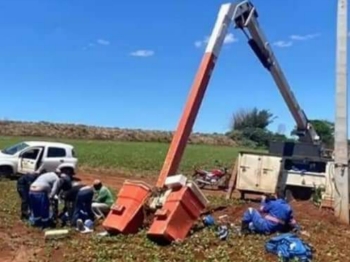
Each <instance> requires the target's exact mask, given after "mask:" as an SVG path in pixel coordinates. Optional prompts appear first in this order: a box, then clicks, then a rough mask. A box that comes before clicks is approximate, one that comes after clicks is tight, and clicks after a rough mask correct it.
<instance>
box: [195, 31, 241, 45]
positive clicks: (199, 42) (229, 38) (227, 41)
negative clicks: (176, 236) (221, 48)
mask: <svg viewBox="0 0 350 262" xmlns="http://www.w3.org/2000/svg"><path fill="white" fill-rule="evenodd" d="M237 41H238V38H236V37H235V35H234V34H232V33H228V34H227V35H226V36H225V39H224V45H228V44H232V43H234V42H237ZM208 42H209V36H206V37H204V39H203V40H197V41H196V42H194V46H195V47H197V48H200V47H202V46H204V45H206V44H207V43H208Z"/></svg>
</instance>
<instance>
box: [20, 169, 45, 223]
mask: <svg viewBox="0 0 350 262" xmlns="http://www.w3.org/2000/svg"><path fill="white" fill-rule="evenodd" d="M41 173H42V172H41V171H35V172H33V173H27V174H24V175H22V176H21V177H20V178H19V179H18V180H17V192H18V195H19V197H20V199H21V216H20V218H21V219H22V220H27V219H28V218H29V213H30V207H29V190H30V185H31V184H32V183H33V182H34V181H35V179H36V178H37V177H38V176H39V175H40V174H41Z"/></svg>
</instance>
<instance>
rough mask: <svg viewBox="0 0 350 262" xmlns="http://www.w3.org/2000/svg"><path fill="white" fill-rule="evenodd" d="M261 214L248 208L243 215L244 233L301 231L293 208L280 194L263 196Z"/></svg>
mask: <svg viewBox="0 0 350 262" xmlns="http://www.w3.org/2000/svg"><path fill="white" fill-rule="evenodd" d="M260 212H261V213H263V214H261V213H260ZM260 212H259V211H258V210H256V209H254V208H251V207H250V208H248V210H247V211H246V212H245V213H244V214H243V219H242V233H258V234H273V233H275V232H278V231H279V232H281V231H289V230H290V229H293V230H299V226H298V224H297V223H296V221H295V219H294V216H293V210H292V208H291V206H290V205H289V204H288V203H287V202H286V201H285V200H284V199H283V198H282V195H280V194H276V195H275V196H265V195H263V196H262V198H261V206H260Z"/></svg>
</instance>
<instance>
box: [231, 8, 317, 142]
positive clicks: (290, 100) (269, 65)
mask: <svg viewBox="0 0 350 262" xmlns="http://www.w3.org/2000/svg"><path fill="white" fill-rule="evenodd" d="M257 18H258V13H257V11H256V9H255V7H254V6H253V4H252V3H251V2H249V1H244V2H241V3H239V4H237V5H236V6H235V11H234V14H233V21H234V23H235V25H236V28H239V29H241V30H242V31H243V33H244V34H245V35H246V37H247V38H248V44H249V46H250V47H251V49H252V50H253V51H254V53H255V55H256V56H257V57H258V59H259V60H260V62H261V64H262V65H263V67H264V68H266V69H267V70H268V71H269V72H270V73H271V75H272V77H273V79H274V80H275V82H276V85H277V87H278V89H279V91H280V93H281V94H282V96H283V98H284V100H285V102H286V104H287V106H288V108H289V111H290V112H291V113H292V115H293V117H294V120H295V122H296V124H297V135H298V136H299V139H300V141H301V142H306V143H318V142H319V136H318V135H317V133H316V131H315V129H314V128H313V126H312V125H311V123H310V122H309V121H308V118H307V117H306V115H305V113H304V111H303V110H302V109H301V107H300V105H299V104H298V102H297V100H296V98H295V96H294V94H293V92H292V90H291V89H290V86H289V84H288V81H287V79H286V77H285V76H284V74H283V71H282V69H281V67H280V65H279V63H278V61H277V59H276V58H275V55H274V53H273V51H272V49H271V47H270V44H269V43H268V41H267V40H266V38H265V36H264V34H263V31H262V30H261V28H260V26H259V22H258V21H257Z"/></svg>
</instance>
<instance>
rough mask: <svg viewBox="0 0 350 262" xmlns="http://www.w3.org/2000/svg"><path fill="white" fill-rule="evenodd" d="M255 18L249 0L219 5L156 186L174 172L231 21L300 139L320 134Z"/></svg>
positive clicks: (313, 140)
mask: <svg viewBox="0 0 350 262" xmlns="http://www.w3.org/2000/svg"><path fill="white" fill-rule="evenodd" d="M257 18H258V13H257V11H256V9H255V7H254V6H253V4H252V3H251V2H250V1H247V0H246V1H241V2H239V3H235V4H232V3H228V4H223V5H222V6H221V8H220V11H219V14H218V17H217V19H216V23H215V26H214V28H213V31H212V33H211V36H210V38H209V41H208V45H207V47H206V50H205V54H204V56H203V58H202V61H201V64H200V66H199V68H198V71H197V74H196V77H195V79H194V82H193V84H192V88H191V91H190V94H189V97H188V100H187V102H186V106H185V109H184V111H183V114H182V116H181V119H180V122H179V124H178V127H177V130H176V132H175V134H174V137H173V139H172V141H171V145H170V148H169V150H168V153H167V156H166V158H165V161H164V164H163V168H162V170H161V172H160V175H159V178H158V181H157V187H159V188H162V187H163V185H164V181H165V179H166V178H167V177H168V176H171V175H174V174H175V173H176V172H177V169H178V166H179V164H180V161H181V158H182V155H183V153H184V150H185V147H186V143H187V141H188V138H189V136H190V133H191V131H192V127H193V124H194V122H195V119H196V117H197V114H198V111H199V108H200V105H201V103H202V100H203V97H204V94H205V91H206V88H207V86H208V83H209V80H210V77H211V74H212V72H213V70H214V67H215V64H216V62H217V59H218V57H219V53H220V50H221V47H222V45H223V42H224V39H225V36H226V34H227V30H228V27H229V26H230V25H231V24H233V25H234V26H235V27H236V28H239V29H241V30H242V31H243V33H244V34H245V35H246V36H247V38H248V44H249V46H250V47H251V48H252V50H253V51H254V53H255V54H256V56H257V57H258V59H259V60H260V62H261V64H262V65H263V66H264V67H265V68H266V69H267V70H268V71H269V72H270V73H271V75H272V77H273V79H274V80H275V82H276V84H277V86H278V89H279V91H280V92H281V94H282V96H283V98H284V100H285V102H286V103H287V106H288V108H289V110H290V112H291V113H292V115H293V117H294V119H295V121H296V124H297V135H298V136H299V138H300V141H301V142H305V143H310V144H318V141H319V136H318V135H317V133H316V131H315V129H314V128H313V127H312V125H311V124H310V122H309V121H308V119H307V117H306V115H305V113H304V111H303V110H302V109H301V107H300V106H299V104H298V102H297V100H296V99H295V97H294V94H293V92H292V91H291V89H290V87H289V84H288V82H287V80H286V78H285V76H284V74H283V72H282V69H281V67H280V65H279V64H278V62H277V60H276V58H275V56H274V54H273V52H272V49H271V47H270V45H269V43H268V42H267V41H266V40H265V36H264V34H263V32H262V30H261V29H260V26H259V23H258V21H257Z"/></svg>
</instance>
